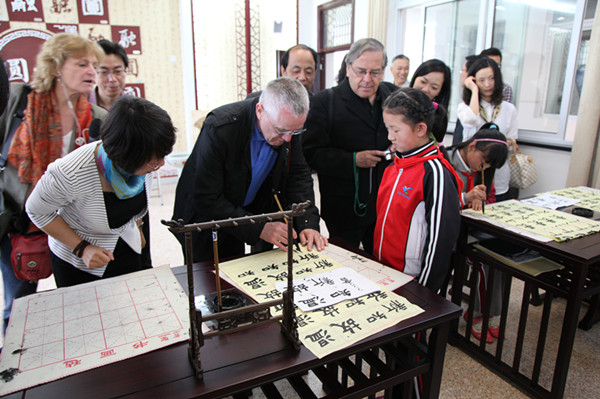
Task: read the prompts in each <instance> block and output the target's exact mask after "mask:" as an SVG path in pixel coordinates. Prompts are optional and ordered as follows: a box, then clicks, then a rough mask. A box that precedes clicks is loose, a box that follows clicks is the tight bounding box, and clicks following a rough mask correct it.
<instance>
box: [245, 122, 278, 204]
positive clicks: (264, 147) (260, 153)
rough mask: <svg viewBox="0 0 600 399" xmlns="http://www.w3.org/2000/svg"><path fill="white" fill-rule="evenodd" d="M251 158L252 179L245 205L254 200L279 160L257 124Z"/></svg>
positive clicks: (253, 134) (251, 144)
mask: <svg viewBox="0 0 600 399" xmlns="http://www.w3.org/2000/svg"><path fill="white" fill-rule="evenodd" d="M250 158H251V160H252V180H251V181H250V187H248V191H247V192H246V198H245V199H244V205H243V206H247V205H249V204H251V203H252V201H254V198H256V193H257V192H258V190H259V189H260V187H261V186H262V185H263V183H264V182H265V179H266V178H267V176H268V175H269V173H270V172H271V169H273V165H275V161H276V160H277V153H276V152H275V149H274V148H273V147H271V145H269V143H267V140H265V138H264V137H263V135H262V134H261V133H260V132H259V131H258V126H257V125H256V124H255V125H254V130H253V131H252V139H251V140H250Z"/></svg>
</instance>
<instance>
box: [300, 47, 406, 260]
mask: <svg viewBox="0 0 600 399" xmlns="http://www.w3.org/2000/svg"><path fill="white" fill-rule="evenodd" d="M386 65H387V55H386V53H385V49H384V47H383V44H381V43H380V42H379V41H377V40H375V39H361V40H358V41H356V42H355V43H353V44H352V46H351V47H350V50H349V52H348V55H347V59H346V74H347V77H346V79H344V80H343V81H342V82H340V84H339V85H338V86H336V87H334V88H331V89H327V90H323V91H321V92H320V93H317V94H315V95H314V96H313V98H312V100H311V105H310V112H309V113H308V118H307V120H306V128H307V131H306V133H305V134H304V137H303V141H302V146H303V147H304V155H305V157H306V161H307V162H308V164H309V166H310V167H311V168H312V169H314V170H316V171H317V174H318V176H319V188H320V192H321V216H322V217H323V219H324V220H325V223H326V224H327V229H328V230H329V236H330V237H340V238H343V239H344V240H345V241H347V242H348V243H350V244H352V245H354V246H356V247H359V246H360V245H361V244H362V247H363V248H364V249H365V250H366V251H368V252H372V251H373V231H374V228H375V221H376V214H375V204H376V202H377V190H378V189H379V183H380V181H381V178H382V176H383V171H384V169H385V168H386V166H387V165H388V164H389V162H388V161H386V160H385V159H384V157H385V152H384V151H385V150H387V149H388V148H389V146H390V144H391V143H390V141H389V140H388V138H387V136H388V134H387V130H386V128H385V125H384V123H383V116H382V105H383V101H384V100H385V99H386V98H387V96H388V95H390V94H391V93H392V92H393V91H394V90H396V89H397V87H396V86H395V85H393V84H392V83H389V82H382V79H383V74H384V70H385V67H386Z"/></svg>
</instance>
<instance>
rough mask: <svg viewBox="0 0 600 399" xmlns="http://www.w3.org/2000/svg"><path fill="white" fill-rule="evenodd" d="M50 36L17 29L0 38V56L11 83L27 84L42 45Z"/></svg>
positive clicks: (32, 30) (39, 32)
mask: <svg viewBox="0 0 600 399" xmlns="http://www.w3.org/2000/svg"><path fill="white" fill-rule="evenodd" d="M50 37H52V35H51V34H50V33H48V32H43V31H41V30H36V29H17V30H14V31H12V32H8V33H6V34H5V35H2V36H1V37H0V54H2V58H4V62H6V67H7V70H8V76H9V80H10V81H11V82H24V83H29V81H30V79H31V77H33V67H34V66H35V59H36V56H37V54H38V53H39V52H40V48H41V47H42V44H44V42H45V41H46V40H48V39H49V38H50Z"/></svg>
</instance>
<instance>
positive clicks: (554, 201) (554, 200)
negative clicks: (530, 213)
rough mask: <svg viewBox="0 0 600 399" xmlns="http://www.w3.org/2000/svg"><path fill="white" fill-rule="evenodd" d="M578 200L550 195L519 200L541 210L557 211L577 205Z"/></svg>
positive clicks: (545, 194)
mask: <svg viewBox="0 0 600 399" xmlns="http://www.w3.org/2000/svg"><path fill="white" fill-rule="evenodd" d="M579 201H580V200H578V199H574V198H567V197H561V196H560V195H554V194H550V193H543V194H540V195H538V196H535V197H532V198H528V199H524V200H521V202H523V203H525V204H529V205H534V206H541V207H542V208H548V209H558V208H562V207H565V206H571V205H575V204H576V203H578V202H579Z"/></svg>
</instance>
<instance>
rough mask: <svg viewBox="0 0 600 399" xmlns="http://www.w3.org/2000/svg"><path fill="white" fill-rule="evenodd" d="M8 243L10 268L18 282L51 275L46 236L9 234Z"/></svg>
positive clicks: (39, 233)
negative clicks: (10, 249) (10, 252)
mask: <svg viewBox="0 0 600 399" xmlns="http://www.w3.org/2000/svg"><path fill="white" fill-rule="evenodd" d="M10 242H11V244H12V248H13V250H12V254H11V262H12V267H13V271H14V273H15V276H16V277H17V278H18V279H19V280H23V281H31V280H41V279H44V278H46V277H50V276H51V275H52V264H51V262H50V248H49V247H48V235H47V234H45V233H43V232H41V231H36V232H34V233H28V234H10Z"/></svg>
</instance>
